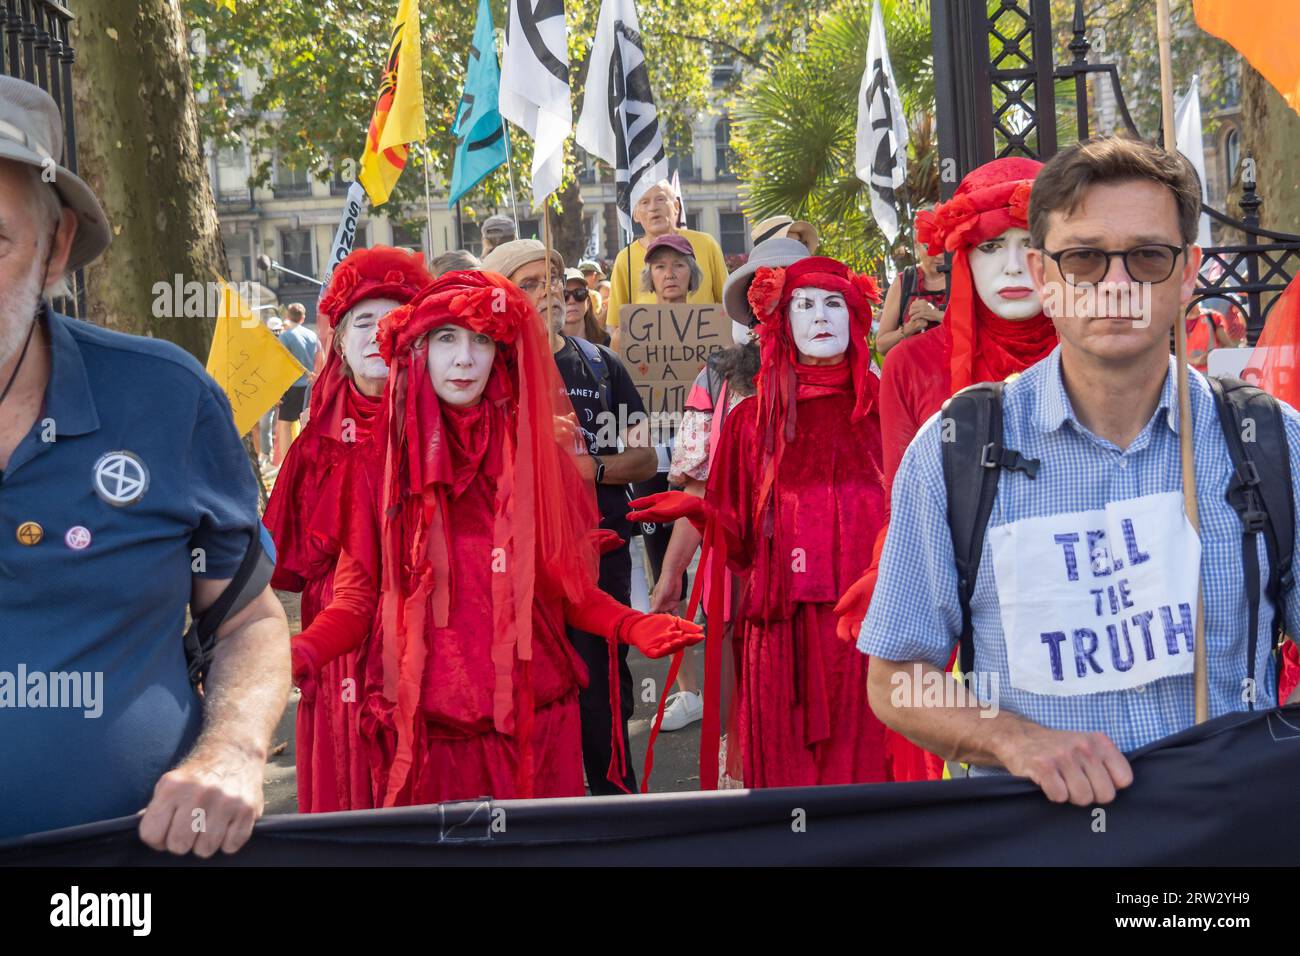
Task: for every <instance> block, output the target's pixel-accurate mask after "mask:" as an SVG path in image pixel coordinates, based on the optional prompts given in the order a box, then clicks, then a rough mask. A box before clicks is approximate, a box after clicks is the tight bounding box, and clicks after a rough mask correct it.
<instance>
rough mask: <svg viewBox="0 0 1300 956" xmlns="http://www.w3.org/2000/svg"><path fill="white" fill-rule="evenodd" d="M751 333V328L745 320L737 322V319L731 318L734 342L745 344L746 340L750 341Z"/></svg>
mask: <svg viewBox="0 0 1300 956" xmlns="http://www.w3.org/2000/svg"><path fill="white" fill-rule="evenodd" d="M749 335H750V330H749V326H748V325H746V324H745V323H744V322H737V321H736V320H735V319H732V320H731V341H732V344H734V345H744V344H745V343H746V342H748V341H749Z"/></svg>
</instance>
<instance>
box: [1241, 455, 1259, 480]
mask: <svg viewBox="0 0 1300 956" xmlns="http://www.w3.org/2000/svg"><path fill="white" fill-rule="evenodd" d="M1237 480H1238V481H1240V482H1241V483H1242V484H1243V485H1246V486H1247V487H1253V486H1255V485H1258V484H1259V469H1257V468H1256V467H1255V463H1254V462H1253V461H1251V460H1250V459H1249V458H1247V459H1245V460H1243V461H1242V462H1241V464H1239V465H1237Z"/></svg>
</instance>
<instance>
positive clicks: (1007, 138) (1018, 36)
mask: <svg viewBox="0 0 1300 956" xmlns="http://www.w3.org/2000/svg"><path fill="white" fill-rule="evenodd" d="M930 10H931V28H932V33H933V42H934V69H935V95H936V99H937V107H938V117H937V120H938V123H937V125H938V134H939V152H940V161H941V163H943V164H944V165H946V166H951V167H952V168H953V169H954V170H955V171H956V173H957V175H956V176H948V177H942V178H941V188H942V193H943V197H944V198H945V199H946V198H948V197H950V196H951V195H952V192H953V190H954V189H955V188H956V184H957V182H958V181H959V180H960V179H961V177H962V176H964V175H965V174H966V173H967V172H969V171H970V170H972V169H974V168H975V167H976V166H979V165H981V164H983V163H986V162H989V161H990V160H993V159H996V158H999V157H1002V156H1017V155H1018V156H1029V157H1032V158H1034V159H1041V160H1046V159H1048V158H1049V157H1051V156H1052V155H1053V154H1054V153H1055V152H1056V150H1057V134H1058V129H1057V121H1056V91H1055V83H1056V82H1058V81H1065V82H1067V83H1068V82H1071V81H1072V82H1073V84H1074V95H1075V111H1076V112H1075V117H1076V118H1075V127H1076V128H1075V130H1074V135H1075V136H1076V138H1078V139H1086V138H1087V137H1088V136H1089V135H1090V132H1091V120H1090V117H1089V113H1088V102H1089V100H1088V78H1089V77H1090V76H1094V75H1095V76H1097V77H1099V81H1101V82H1104V81H1107V80H1108V81H1109V82H1110V84H1111V90H1112V92H1113V93H1114V97H1115V106H1116V112H1117V115H1118V117H1119V120H1120V122H1121V123H1122V124H1123V125H1124V126H1125V127H1126V128H1127V129H1128V130H1129V131H1130V132H1131V133H1132V134H1133V135H1135V136H1138V137H1141V138H1147V137H1144V136H1143V134H1142V133H1141V131H1140V130H1138V128H1137V125H1136V124H1135V123H1134V122H1133V117H1132V115H1131V114H1130V112H1129V109H1128V104H1127V102H1126V101H1125V98H1124V91H1123V88H1122V85H1121V83H1120V77H1119V71H1118V69H1117V68H1116V66H1115V64H1113V63H1089V62H1088V51H1089V49H1090V48H1091V44H1090V43H1089V41H1088V33H1087V23H1086V19H1085V16H1084V10H1083V2H1082V0H1075V4H1074V16H1073V20H1072V23H1071V31H1072V34H1073V38H1072V39H1071V41H1070V43H1069V50H1070V53H1071V55H1072V58H1071V61H1070V62H1069V63H1066V64H1062V65H1060V66H1056V67H1055V68H1054V67H1053V65H1052V42H1053V32H1052V23H1051V10H1050V4H1049V0H996V2H984V0H979V2H971V0H931V7H930ZM1160 139H1161V137H1159V136H1157V137H1156V139H1155V140H1154V141H1156V142H1159V141H1160ZM1241 182H1242V197H1241V200H1240V206H1241V211H1242V217H1241V218H1240V219H1237V218H1234V217H1232V216H1229V215H1227V214H1226V213H1223V212H1220V211H1219V210H1217V209H1214V208H1212V207H1210V206H1208V205H1206V206H1204V207H1203V211H1204V212H1205V214H1206V215H1208V216H1209V217H1210V219H1211V220H1212V221H1213V222H1215V223H1217V224H1218V225H1219V226H1220V227H1221V228H1220V233H1222V231H1223V230H1228V231H1230V232H1235V233H1237V234H1239V235H1240V236H1241V241H1240V242H1237V243H1229V244H1221V245H1211V246H1208V247H1205V248H1204V249H1203V250H1202V251H1203V255H1204V259H1205V261H1206V262H1207V263H1210V264H1215V265H1217V266H1219V267H1220V268H1219V269H1207V268H1202V270H1201V281H1200V283H1199V284H1198V285H1197V287H1196V291H1195V294H1194V297H1193V303H1196V302H1200V301H1202V300H1204V299H1210V298H1223V299H1228V300H1231V301H1233V302H1235V303H1236V304H1237V305H1238V306H1239V307H1240V308H1241V310H1242V312H1243V313H1244V314H1245V316H1246V327H1247V334H1248V340H1249V341H1250V342H1254V341H1255V340H1256V339H1257V338H1258V337H1259V333H1260V331H1262V329H1263V327H1264V320H1265V319H1266V317H1267V314H1268V310H1269V308H1271V307H1272V304H1273V302H1274V301H1276V294H1277V293H1279V292H1281V291H1282V290H1283V289H1285V288H1286V286H1287V284H1288V283H1289V282H1290V281H1291V279H1292V277H1293V276H1294V275H1295V274H1296V271H1297V269H1298V268H1300V236H1297V235H1291V234H1289V233H1282V232H1274V231H1272V230H1268V229H1264V228H1262V227H1261V226H1260V225H1259V214H1258V213H1259V207H1260V205H1261V203H1262V201H1263V200H1262V199H1261V197H1260V196H1259V193H1258V192H1257V190H1256V182H1255V175H1254V160H1253V158H1252V157H1251V156H1250V154H1249V153H1247V155H1246V157H1245V159H1244V160H1243V165H1242V177H1241ZM1266 298H1267V299H1268V301H1267V302H1266V301H1265V299H1266Z"/></svg>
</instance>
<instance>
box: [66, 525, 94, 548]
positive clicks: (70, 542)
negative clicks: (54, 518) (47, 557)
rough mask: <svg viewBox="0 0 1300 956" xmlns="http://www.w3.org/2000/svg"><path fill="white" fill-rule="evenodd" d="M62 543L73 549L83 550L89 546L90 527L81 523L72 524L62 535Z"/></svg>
mask: <svg viewBox="0 0 1300 956" xmlns="http://www.w3.org/2000/svg"><path fill="white" fill-rule="evenodd" d="M63 543H64V544H66V545H67V546H68V547H69V548H71V549H72V550H73V551H85V550H86V549H87V548H89V547H90V529H88V528H86V527H85V526H83V525H79V524H76V525H73V526H72V527H71V528H69V529H68V530H67V532H66V533H65V534H64V535H63Z"/></svg>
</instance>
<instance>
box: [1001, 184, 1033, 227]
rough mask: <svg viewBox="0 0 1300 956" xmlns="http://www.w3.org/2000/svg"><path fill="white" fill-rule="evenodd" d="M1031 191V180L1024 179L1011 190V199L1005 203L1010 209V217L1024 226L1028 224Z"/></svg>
mask: <svg viewBox="0 0 1300 956" xmlns="http://www.w3.org/2000/svg"><path fill="white" fill-rule="evenodd" d="M1033 191H1034V182H1033V180H1031V179H1026V180H1025V181H1024V182H1022V183H1020V184H1018V185H1017V186H1016V188H1015V189H1014V190H1012V192H1011V199H1010V201H1009V202H1008V203H1007V205H1008V206H1009V207H1010V209H1011V215H1012V217H1013V218H1015V219H1016V220H1017V221H1018V222H1020V223H1022V224H1023V225H1025V226H1028V225H1029V194H1030V193H1032V192H1033Z"/></svg>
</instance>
